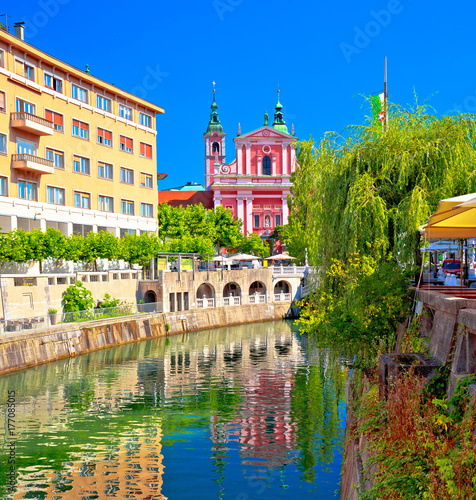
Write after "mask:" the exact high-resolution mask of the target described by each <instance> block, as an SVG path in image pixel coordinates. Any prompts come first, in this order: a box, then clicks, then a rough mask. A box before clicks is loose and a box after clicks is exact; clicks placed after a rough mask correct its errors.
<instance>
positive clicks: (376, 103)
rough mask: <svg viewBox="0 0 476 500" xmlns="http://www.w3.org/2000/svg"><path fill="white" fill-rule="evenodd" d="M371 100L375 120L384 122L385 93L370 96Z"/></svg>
mask: <svg viewBox="0 0 476 500" xmlns="http://www.w3.org/2000/svg"><path fill="white" fill-rule="evenodd" d="M370 102H371V104H372V115H373V118H374V120H375V121H379V122H383V121H384V120H385V110H384V102H385V94H384V93H383V92H382V93H381V94H377V95H373V96H370Z"/></svg>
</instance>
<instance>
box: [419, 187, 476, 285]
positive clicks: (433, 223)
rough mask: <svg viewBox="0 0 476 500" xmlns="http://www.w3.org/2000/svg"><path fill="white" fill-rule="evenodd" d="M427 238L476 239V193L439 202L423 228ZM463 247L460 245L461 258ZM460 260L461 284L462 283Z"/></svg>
mask: <svg viewBox="0 0 476 500" xmlns="http://www.w3.org/2000/svg"><path fill="white" fill-rule="evenodd" d="M423 230H424V234H425V236H426V237H427V238H455V239H460V240H461V243H462V240H463V239H466V238H474V237H476V193H470V194H465V195H463V196H456V197H454V198H447V199H445V200H441V201H440V203H439V204H438V209H437V210H436V212H435V213H434V214H433V215H432V216H431V217H430V219H429V221H428V223H427V224H426V226H424V227H423ZM462 254H463V245H461V257H462ZM462 268H463V258H461V283H462V282H463V269H462Z"/></svg>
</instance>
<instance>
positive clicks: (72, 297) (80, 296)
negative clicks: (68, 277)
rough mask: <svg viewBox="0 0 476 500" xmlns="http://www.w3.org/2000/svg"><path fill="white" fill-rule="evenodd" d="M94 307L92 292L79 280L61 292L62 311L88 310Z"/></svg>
mask: <svg viewBox="0 0 476 500" xmlns="http://www.w3.org/2000/svg"><path fill="white" fill-rule="evenodd" d="M93 307H94V299H93V294H92V293H91V292H90V291H89V290H88V289H87V288H85V287H84V285H83V283H82V282H81V281H76V283H75V284H74V285H70V286H69V287H68V288H67V289H66V290H65V292H64V294H63V310H64V312H75V311H88V310H90V309H92V308H93Z"/></svg>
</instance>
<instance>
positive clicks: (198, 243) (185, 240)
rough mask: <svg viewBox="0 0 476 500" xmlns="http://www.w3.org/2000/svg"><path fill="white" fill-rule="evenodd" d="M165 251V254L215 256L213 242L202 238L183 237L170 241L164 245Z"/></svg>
mask: <svg viewBox="0 0 476 500" xmlns="http://www.w3.org/2000/svg"><path fill="white" fill-rule="evenodd" d="M165 250H166V251H167V252H182V253H200V254H206V255H214V254H215V247H214V245H213V242H212V241H211V240H210V239H209V238H206V237H204V236H190V235H185V236H183V237H182V238H177V239H174V240H170V241H168V242H167V243H166V245H165Z"/></svg>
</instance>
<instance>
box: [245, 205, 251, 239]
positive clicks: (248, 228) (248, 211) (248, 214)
mask: <svg viewBox="0 0 476 500" xmlns="http://www.w3.org/2000/svg"><path fill="white" fill-rule="evenodd" d="M252 212H253V197H252V196H249V197H248V198H246V231H247V232H249V233H252V232H253V213H252ZM245 234H246V233H245Z"/></svg>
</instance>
